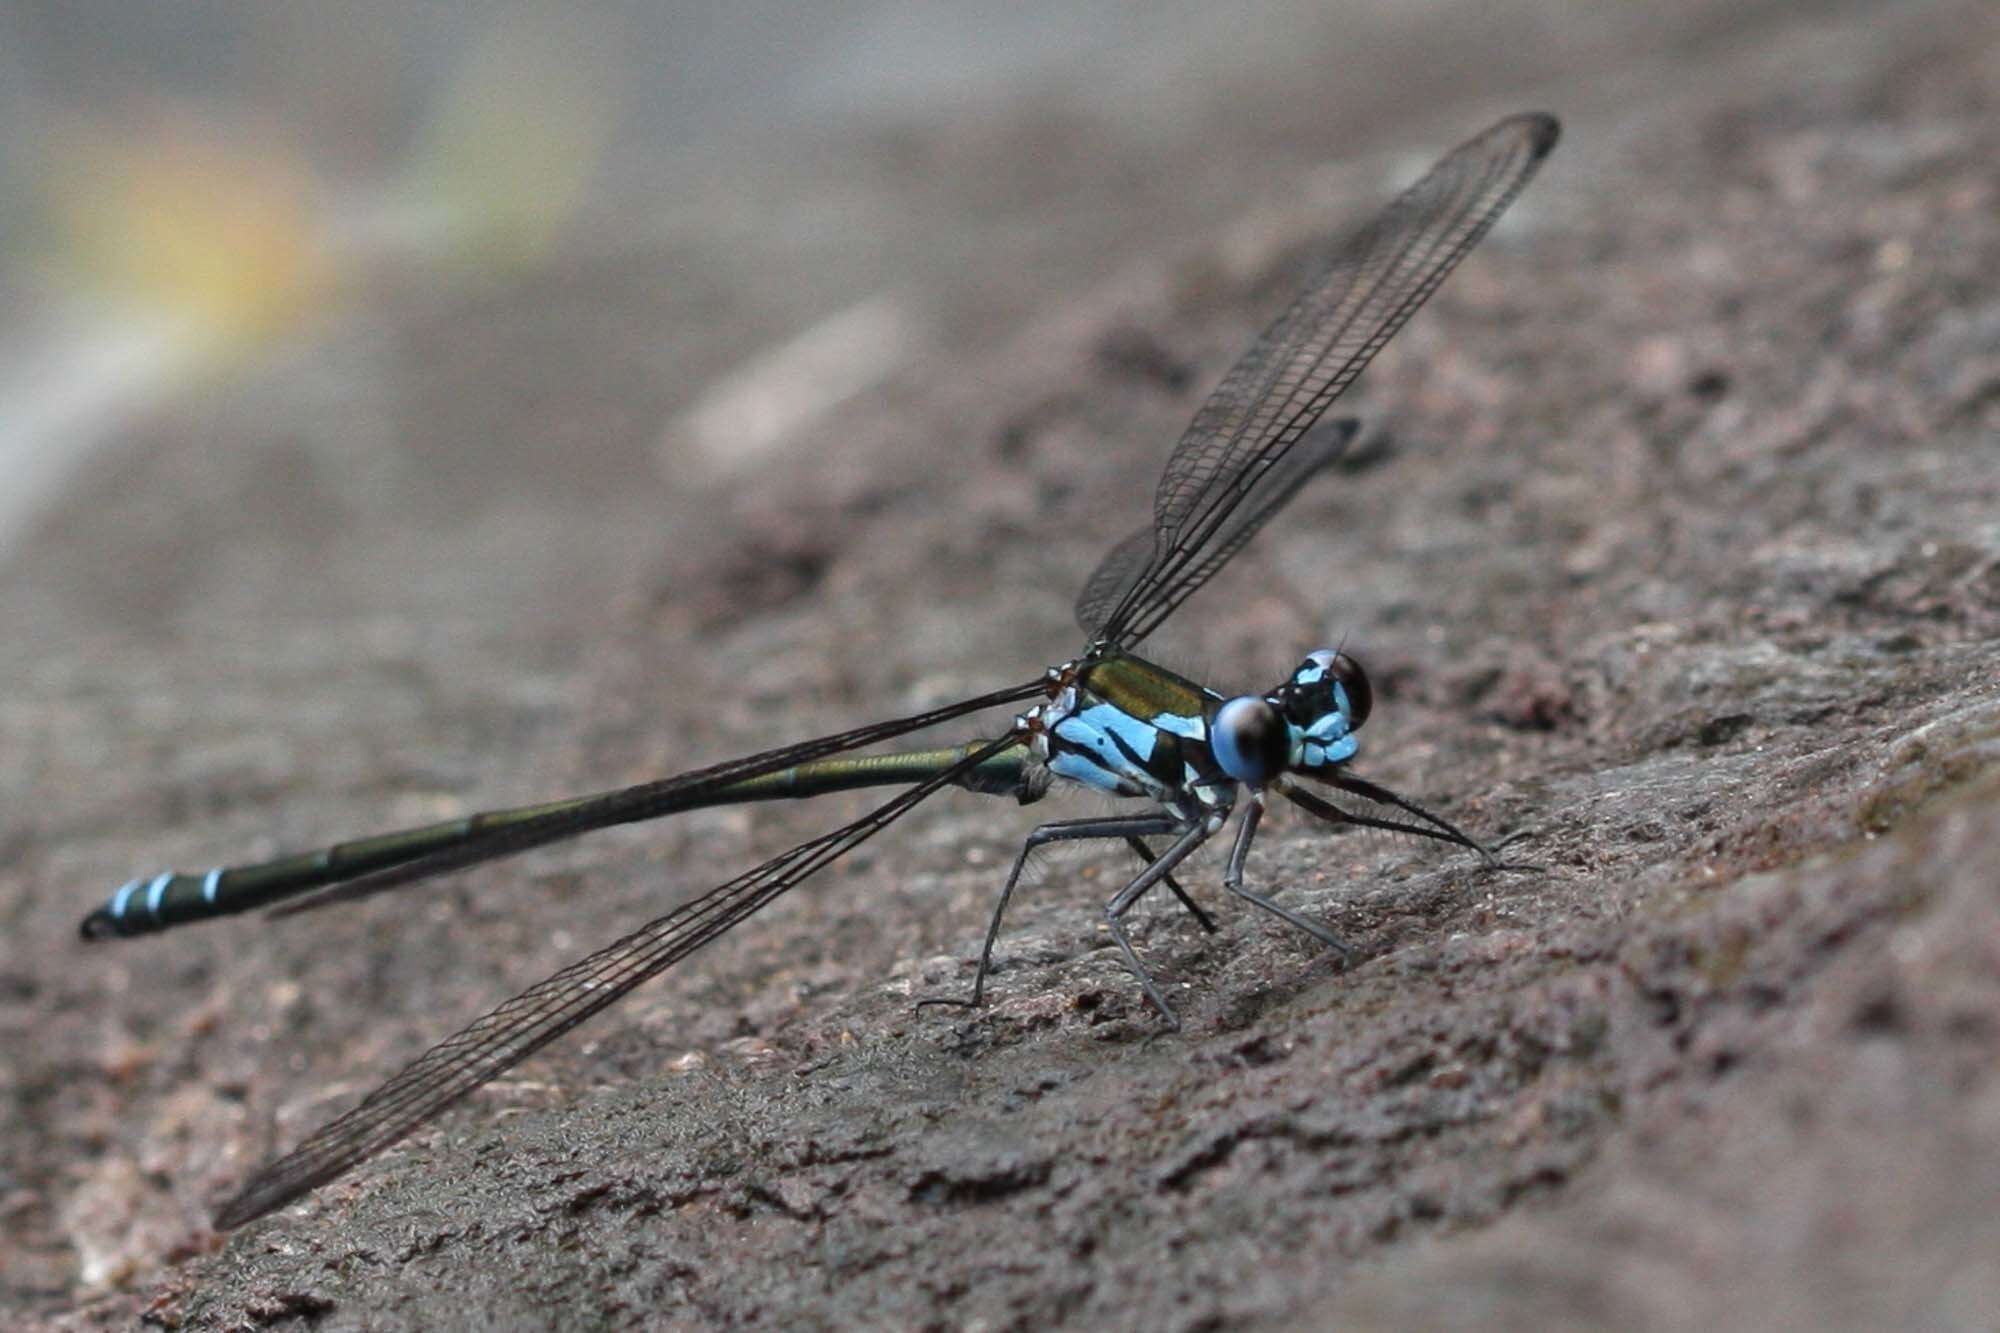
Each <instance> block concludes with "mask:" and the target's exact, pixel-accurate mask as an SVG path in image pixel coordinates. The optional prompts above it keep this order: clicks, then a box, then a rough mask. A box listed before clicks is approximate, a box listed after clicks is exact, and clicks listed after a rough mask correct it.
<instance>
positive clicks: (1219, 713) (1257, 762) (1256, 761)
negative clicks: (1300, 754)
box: [1208, 695, 1292, 787]
mask: <svg viewBox="0 0 2000 1333" xmlns="http://www.w3.org/2000/svg"><path fill="white" fill-rule="evenodd" d="M1208 745H1209V749H1210V751H1211V752H1213V753H1214V755H1215V762H1216V763H1218V764H1220V765H1222V771H1223V772H1224V773H1227V774H1228V775H1229V776H1230V777H1232V778H1234V779H1236V781H1238V782H1243V783H1248V784H1250V785H1251V786H1253V787H1254V786H1262V785H1263V784H1264V783H1266V782H1269V781H1270V780H1271V779H1272V778H1274V777H1276V776H1278V774H1280V773H1282V772H1284V771H1285V764H1286V762H1287V761H1288V760H1289V759H1290V758H1291V754H1292V738H1291V730H1290V728H1288V727H1287V726H1286V725H1285V719H1284V718H1282V717H1280V716H1279V715H1278V710H1277V709H1275V708H1273V707H1272V706H1271V705H1270V703H1269V702H1268V701H1267V700H1264V699H1259V698H1257V697H1255V696H1254V695H1244V696H1242V697H1241V698H1236V699H1231V700H1230V701H1229V702H1228V703H1226V704H1224V705H1222V707H1220V708H1218V709H1216V710H1215V724H1214V726H1212V727H1211V728H1210V729H1209V737H1208Z"/></svg>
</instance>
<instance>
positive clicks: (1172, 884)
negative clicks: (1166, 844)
mask: <svg viewBox="0 0 2000 1333" xmlns="http://www.w3.org/2000/svg"><path fill="white" fill-rule="evenodd" d="M1125 845H1126V846H1127V847H1130V848H1131V849H1132V850H1133V851H1134V852H1136V853H1137V854H1138V856H1139V860H1140V861H1142V862H1144V863H1145V864H1146V865H1151V864H1153V862H1154V861H1155V860H1156V859H1158V858H1156V857H1155V856H1154V855H1153V849H1152V848H1151V847H1148V846H1147V845H1146V842H1145V839H1143V838H1138V837H1132V838H1127V839H1125ZM1166 885H1167V887H1168V888H1169V889H1171V890H1173V894H1174V897H1176V898H1178V899H1180V900H1181V906H1182V907H1185V908H1187V909H1188V911H1190V912H1192V913H1193V914H1194V919H1195V920H1196V921H1198V922H1200V923H1201V928H1202V929H1203V930H1205V931H1207V932H1208V933H1209V934H1211V935H1213V934H1214V933H1215V921H1214V919H1213V918H1211V917H1210V916H1209V914H1208V913H1206V912H1204V911H1202V910H1201V904H1200V903H1197V902H1196V901H1195V900H1194V899H1192V898H1190V897H1188V896H1187V890H1185V889H1183V888H1182V887H1181V886H1180V881H1178V880H1176V879H1175V878H1174V877H1173V876H1172V875H1168V876H1167V877H1166Z"/></svg>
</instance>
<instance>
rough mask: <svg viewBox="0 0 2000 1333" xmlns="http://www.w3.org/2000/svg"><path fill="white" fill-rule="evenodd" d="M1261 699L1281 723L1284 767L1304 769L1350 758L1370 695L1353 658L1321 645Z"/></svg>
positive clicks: (1372, 697) (1363, 674)
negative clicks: (1284, 742)
mask: <svg viewBox="0 0 2000 1333" xmlns="http://www.w3.org/2000/svg"><path fill="white" fill-rule="evenodd" d="M1265 702H1266V705H1267V706H1268V707H1269V708H1270V709H1271V711H1272V712H1273V714H1274V715H1276V716H1277V717H1278V718H1279V719H1280V720H1281V721H1282V722H1283V723H1284V726H1285V731H1286V736H1287V740H1288V742H1289V746H1290V749H1289V753H1288V754H1287V756H1286V766H1287V767H1289V768H1293V769H1297V770H1300V771H1302V772H1308V773H1309V772H1311V771H1313V770H1314V769H1322V768H1331V767H1333V766H1334V765H1335V764H1342V763H1345V762H1347V761H1348V760H1349V759H1352V758H1353V757H1354V752H1355V750H1356V749H1357V748H1358V743H1357V742H1356V741H1355V739H1354V733H1355V732H1356V731H1359V730H1360V729H1361V724H1362V723H1364V722H1366V721H1367V720H1368V712H1369V709H1371V708H1372V707H1374V704H1375V694H1374V691H1373V690H1371V689H1369V687H1368V673H1367V672H1365V671H1363V670H1362V669H1361V664H1360V663H1359V662H1357V661H1355V660H1354V659H1353V658H1351V657H1349V656H1348V655H1347V654H1346V653H1343V652H1338V651H1336V650H1334V649H1331V648H1322V649H1320V650H1319V651H1318V652H1314V653H1308V654H1307V655H1306V660H1305V661H1303V662H1301V663H1299V667H1298V670H1296V671H1294V672H1292V674H1291V678H1290V679H1289V680H1287V681H1286V682H1285V683H1284V684H1283V685H1280V686H1279V687H1278V688H1277V689H1275V690H1273V691H1271V694H1270V697H1269V699H1268V700H1266V701H1265ZM1219 720H1220V715H1218V721H1219Z"/></svg>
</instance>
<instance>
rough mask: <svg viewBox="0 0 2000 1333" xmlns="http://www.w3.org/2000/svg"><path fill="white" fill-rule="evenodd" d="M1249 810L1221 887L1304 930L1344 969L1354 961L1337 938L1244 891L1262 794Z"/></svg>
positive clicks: (1319, 927)
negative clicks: (1330, 951) (1337, 957)
mask: <svg viewBox="0 0 2000 1333" xmlns="http://www.w3.org/2000/svg"><path fill="white" fill-rule="evenodd" d="M1249 807H1250V808H1249V809H1247V810H1245V811H1244V812H1243V825H1242V827H1241V828H1239V829H1238V830H1237V831H1236V845H1235V846H1234V847H1233V848H1231V849H1230V852H1229V869H1228V870H1227V871H1226V872H1225V873H1224V874H1223V876H1222V886H1223V887H1224V888H1226V889H1228V890H1229V891H1230V892H1231V893H1233V894H1235V895H1236V896H1237V897H1239V898H1241V899H1243V900H1244V901H1245V902H1248V903H1254V904H1255V905H1256V906H1258V907H1261V908H1263V909H1264V910H1265V911H1267V912H1269V913H1271V914H1272V915H1273V916H1277V917H1280V918H1282V919H1284V920H1286V921H1289V922H1290V923H1291V924H1293V925H1295V926H1297V927H1298V928H1299V929H1300V930H1303V931H1304V932H1305V933H1306V934H1308V935H1310V936H1312V937H1313V938H1314V939H1316V940H1318V941H1319V942H1320V943H1321V944H1324V945H1326V946H1327V947H1328V948H1329V949H1333V950H1335V951H1337V952H1338V953H1339V954H1340V965H1341V966H1342V967H1346V966H1347V964H1348V963H1349V962H1350V961H1351V960H1352V959H1353V957H1354V955H1353V953H1352V952H1351V951H1350V950H1349V949H1348V947H1347V945H1346V944H1345V943H1343V942H1342V941H1341V939H1340V937H1339V936H1338V935H1335V934H1334V933H1333V932H1332V931H1330V930H1328V929H1327V928H1326V927H1325V926H1322V925H1321V924H1319V922H1317V921H1313V920H1310V919H1309V918H1307V917H1303V916H1300V915H1299V914H1298V913H1297V912H1294V911H1292V910H1291V909H1290V908H1289V907H1280V906H1279V905H1278V904H1277V903H1274V902H1272V901H1271V900H1270V899H1269V898H1266V897H1263V896H1262V895H1260V894H1255V893H1252V892H1250V890H1248V889H1246V888H1244V887H1243V863H1244V862H1245V861H1247V860H1249V859H1250V840H1251V839H1252V838H1254V837H1256V836H1257V825H1258V823H1259V822H1260V821H1261V820H1262V819H1263V818H1264V802H1263V799H1262V796H1261V794H1258V795H1253V796H1252V797H1251V798H1250V801H1249Z"/></svg>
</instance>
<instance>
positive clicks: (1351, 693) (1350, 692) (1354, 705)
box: [1326, 653, 1375, 730]
mask: <svg viewBox="0 0 2000 1333" xmlns="http://www.w3.org/2000/svg"><path fill="white" fill-rule="evenodd" d="M1326 674H1327V675H1329V676H1331V677H1332V678H1333V679H1334V680H1336V681H1339V682H1340V685H1341V688H1343V689H1345V690H1346V691H1347V725H1348V727H1349V728H1350V729H1351V730H1359V729H1360V727H1361V724H1362V723H1363V722H1366V721H1367V720H1368V713H1369V710H1370V709H1372V708H1374V707H1375V691H1374V690H1373V689H1372V688H1371V687H1370V686H1369V684H1368V673H1367V672H1366V671H1363V670H1362V669H1361V663H1359V662H1357V661H1355V660H1354V659H1353V658H1351V657H1349V656H1348V655H1347V654H1346V653H1335V654H1334V655H1333V661H1332V662H1331V663H1329V664H1328V666H1327V669H1326Z"/></svg>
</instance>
